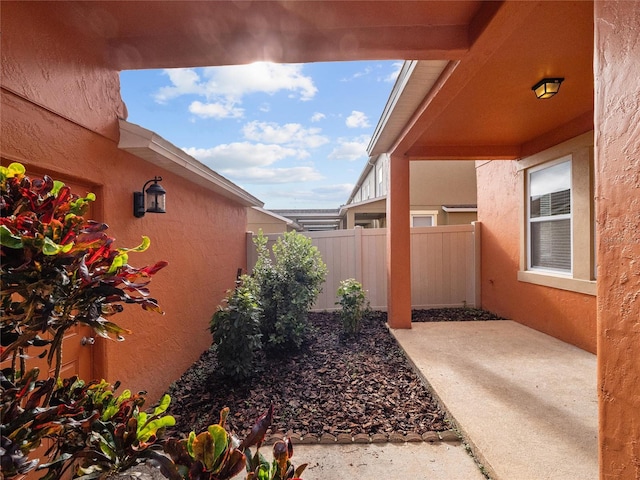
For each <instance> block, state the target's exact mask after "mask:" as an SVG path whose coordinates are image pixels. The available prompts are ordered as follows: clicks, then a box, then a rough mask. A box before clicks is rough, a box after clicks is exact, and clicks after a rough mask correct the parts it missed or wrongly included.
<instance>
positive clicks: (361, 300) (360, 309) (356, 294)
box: [336, 278, 367, 335]
mask: <svg viewBox="0 0 640 480" xmlns="http://www.w3.org/2000/svg"><path fill="white" fill-rule="evenodd" d="M336 304H339V305H340V306H341V307H342V309H341V310H340V318H341V320H342V329H343V331H344V333H345V334H347V335H354V334H357V333H358V332H360V326H361V323H362V317H363V315H364V313H365V310H366V305H367V297H366V294H365V291H364V290H363V288H362V284H361V283H360V282H358V281H357V280H356V279H354V278H348V279H346V280H342V281H341V282H340V286H339V287H338V301H337V302H336Z"/></svg>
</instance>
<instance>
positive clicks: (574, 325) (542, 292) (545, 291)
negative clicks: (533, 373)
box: [477, 160, 596, 353]
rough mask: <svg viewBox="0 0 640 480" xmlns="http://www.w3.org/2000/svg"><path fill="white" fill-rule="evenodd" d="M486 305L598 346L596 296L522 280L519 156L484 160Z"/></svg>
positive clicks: (481, 199)
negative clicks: (517, 157)
mask: <svg viewBox="0 0 640 480" xmlns="http://www.w3.org/2000/svg"><path fill="white" fill-rule="evenodd" d="M479 165H480V166H479V167H478V169H477V174H478V219H479V220H480V221H481V222H482V307H483V308H485V309H487V310H490V311H492V312H494V313H497V314H498V315H502V316H504V317H506V318H510V319H512V320H515V321H517V322H520V323H523V324H524V325H527V326H529V327H531V328H534V329H536V330H539V331H541V332H544V333H547V334H549V335H552V336H554V337H556V338H559V339H561V340H563V341H565V342H568V343H571V344H573V345H576V346H578V347H580V348H583V349H585V350H587V351H589V352H592V353H595V349H596V298H595V297H594V296H592V295H585V294H581V293H576V292H571V291H567V290H559V289H556V288H550V287H546V286H541V285H534V284H532V283H526V282H521V281H518V278H517V275H518V269H519V267H520V227H519V226H520V222H521V220H520V214H521V213H520V209H521V208H524V207H523V202H524V200H523V199H521V198H519V195H520V194H519V191H520V190H519V189H518V173H517V171H516V162H513V161H500V160H499V161H493V162H479Z"/></svg>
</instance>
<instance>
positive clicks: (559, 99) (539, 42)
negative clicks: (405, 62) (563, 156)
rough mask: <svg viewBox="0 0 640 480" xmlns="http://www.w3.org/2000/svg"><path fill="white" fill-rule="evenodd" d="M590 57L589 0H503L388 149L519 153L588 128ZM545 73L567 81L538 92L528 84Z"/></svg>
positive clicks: (429, 154) (421, 154)
mask: <svg viewBox="0 0 640 480" xmlns="http://www.w3.org/2000/svg"><path fill="white" fill-rule="evenodd" d="M592 59H593V4H592V2H539V3H538V2H508V3H506V4H505V5H504V6H503V7H502V8H501V9H500V11H499V12H498V14H497V15H496V16H495V17H494V18H493V19H492V22H491V23H490V25H489V26H488V27H487V28H486V29H485V31H484V32H483V34H482V35H481V36H480V37H479V38H478V40H477V41H476V42H475V43H474V45H473V46H472V48H471V50H470V51H469V53H468V54H466V55H465V56H464V57H463V58H461V59H460V60H459V61H457V62H455V63H454V62H452V63H451V64H450V65H449V67H447V69H445V71H444V72H443V75H442V77H441V78H440V80H439V82H438V83H436V85H435V86H434V88H433V89H432V90H431V91H430V92H429V94H428V95H427V97H425V98H423V99H421V100H420V102H421V103H420V104H419V105H418V106H417V108H416V112H415V113H414V116H413V117H412V119H411V120H410V121H409V122H408V124H407V126H406V127H405V130H404V131H403V132H402V133H401V134H400V136H399V137H398V138H397V141H396V144H395V145H394V146H393V147H392V149H393V150H394V153H395V154H396V155H403V156H405V157H407V158H410V159H425V158H427V159H428V158H432V159H434V158H441V159H447V158H459V159H465V158H466V159H472V158H476V159H480V158H489V159H490V158H520V157H522V156H526V155H528V154H532V153H535V152H537V151H540V150H541V149H544V148H548V147H549V146H552V145H554V144H557V143H560V142H561V141H563V140H566V139H568V138H571V137H574V136H577V135H579V134H581V133H584V132H587V131H590V130H591V129H593V95H594V91H593V66H592ZM543 77H564V78H565V81H564V83H563V84H562V86H561V89H560V92H559V93H558V95H556V96H555V97H553V98H551V99H547V100H538V99H536V98H535V96H534V94H533V92H532V91H531V86H532V85H533V84H534V83H536V82H537V81H538V80H540V79H541V78H543ZM414 100H415V101H416V104H417V103H418V102H419V100H418V98H414Z"/></svg>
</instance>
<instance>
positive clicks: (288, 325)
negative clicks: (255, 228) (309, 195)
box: [253, 232, 327, 352]
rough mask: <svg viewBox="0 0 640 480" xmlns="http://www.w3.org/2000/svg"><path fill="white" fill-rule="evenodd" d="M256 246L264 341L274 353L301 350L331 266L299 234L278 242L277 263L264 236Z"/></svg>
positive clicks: (274, 253)
mask: <svg viewBox="0 0 640 480" xmlns="http://www.w3.org/2000/svg"><path fill="white" fill-rule="evenodd" d="M255 244H256V247H257V249H258V261H257V262H256V266H255V268H254V270H253V281H254V282H255V288H256V292H257V295H258V298H259V300H260V304H261V306H262V315H261V328H262V334H263V339H264V341H265V342H266V344H267V345H268V346H269V347H270V348H271V349H272V350H276V351H280V352H283V351H287V350H290V349H299V348H300V346H301V345H302V343H303V342H304V341H305V339H306V337H307V335H308V333H309V329H310V327H309V324H308V322H307V312H308V311H309V309H310V308H311V306H312V305H313V304H314V302H315V301H316V299H317V298H318V295H319V294H320V292H321V291H322V284H323V283H324V281H325V277H326V274H327V266H326V265H325V264H324V262H323V261H322V257H321V255H320V252H319V251H318V249H317V248H316V247H314V246H313V245H312V244H311V239H310V238H308V237H305V236H304V235H300V234H298V233H296V232H288V233H285V234H284V235H283V236H281V237H279V238H278V240H277V241H276V244H275V245H274V246H273V261H272V260H271V256H270V254H269V250H268V249H267V238H266V237H264V236H263V235H262V232H260V234H259V235H258V236H257V237H256V239H255Z"/></svg>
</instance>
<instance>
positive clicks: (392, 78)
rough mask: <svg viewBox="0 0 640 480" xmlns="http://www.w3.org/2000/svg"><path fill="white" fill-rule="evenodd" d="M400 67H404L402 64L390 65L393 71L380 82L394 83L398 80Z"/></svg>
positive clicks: (394, 63)
mask: <svg viewBox="0 0 640 480" xmlns="http://www.w3.org/2000/svg"><path fill="white" fill-rule="evenodd" d="M402 65H404V62H393V63H392V64H391V67H392V68H393V71H392V72H391V73H390V74H389V75H387V76H386V77H384V78H383V79H382V80H383V81H384V82H389V83H393V82H395V81H396V78H398V75H400V70H402Z"/></svg>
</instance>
